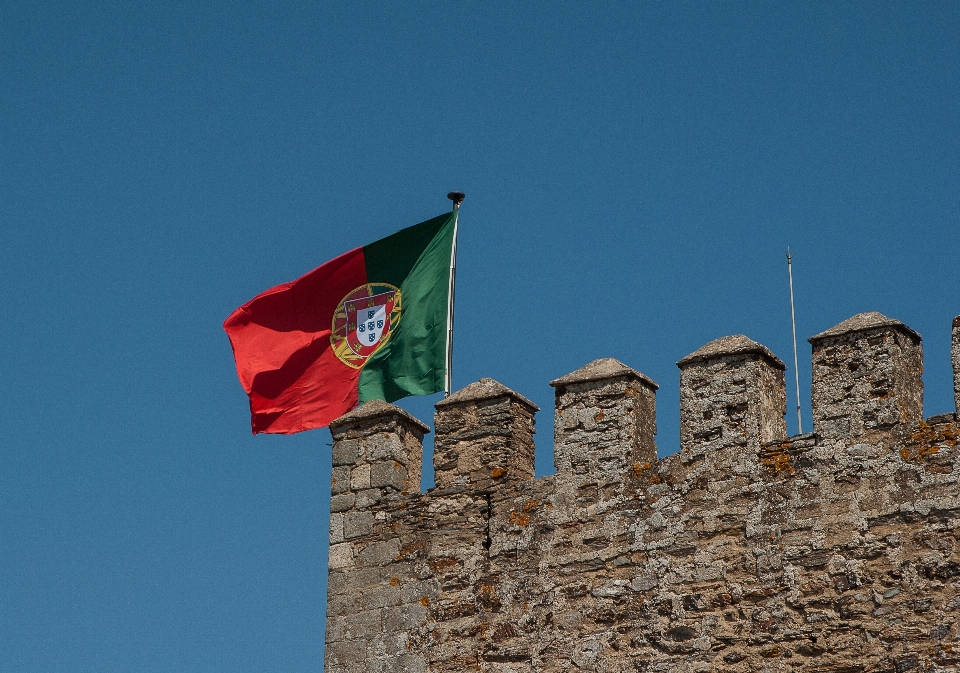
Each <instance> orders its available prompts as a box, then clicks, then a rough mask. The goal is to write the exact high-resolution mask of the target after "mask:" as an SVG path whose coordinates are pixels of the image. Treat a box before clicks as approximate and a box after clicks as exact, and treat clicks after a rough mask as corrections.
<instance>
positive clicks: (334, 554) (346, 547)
mask: <svg viewBox="0 0 960 673" xmlns="http://www.w3.org/2000/svg"><path fill="white" fill-rule="evenodd" d="M352 565H353V545H351V544H350V543H349V542H341V543H340V544H332V545H330V561H329V566H330V567H331V568H347V567H349V566H352Z"/></svg>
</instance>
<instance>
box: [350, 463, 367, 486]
mask: <svg viewBox="0 0 960 673" xmlns="http://www.w3.org/2000/svg"><path fill="white" fill-rule="evenodd" d="M365 488H370V465H369V463H363V464H361V465H357V466H356V467H354V468H353V469H352V470H350V490H352V491H362V490H363V489H365Z"/></svg>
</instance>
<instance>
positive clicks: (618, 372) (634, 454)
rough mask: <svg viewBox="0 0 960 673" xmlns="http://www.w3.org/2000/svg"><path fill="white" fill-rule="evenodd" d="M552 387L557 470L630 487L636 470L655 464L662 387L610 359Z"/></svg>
mask: <svg viewBox="0 0 960 673" xmlns="http://www.w3.org/2000/svg"><path fill="white" fill-rule="evenodd" d="M550 385H551V386H553V387H554V388H555V398H556V412H555V414H556V415H555V419H554V444H553V447H554V463H555V464H556V467H557V470H558V471H560V472H563V473H576V474H594V475H598V476H599V475H604V477H602V478H604V479H607V480H613V481H617V482H621V483H627V481H628V480H629V474H630V473H631V471H633V470H638V469H643V466H644V465H646V466H647V467H649V466H650V465H651V464H652V463H654V462H656V460H657V445H656V443H655V442H654V439H653V438H654V435H656V433H657V411H656V390H657V388H658V386H657V384H656V383H654V382H653V380H652V379H650V378H649V377H648V376H646V375H644V374H642V373H640V372H638V371H636V370H635V369H631V368H630V367H627V366H626V365H625V364H623V363H622V362H619V361H617V360H614V359H613V358H605V359H602V360H594V361H593V362H591V363H590V364H588V365H586V366H585V367H582V368H580V369H578V370H577V371H575V372H573V373H572V374H567V375H566V376H563V377H560V378H558V379H555V380H553V381H551V382H550Z"/></svg>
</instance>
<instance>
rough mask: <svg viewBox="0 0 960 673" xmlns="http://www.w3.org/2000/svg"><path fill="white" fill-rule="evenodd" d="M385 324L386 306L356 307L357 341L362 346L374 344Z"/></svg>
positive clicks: (366, 346)
mask: <svg viewBox="0 0 960 673" xmlns="http://www.w3.org/2000/svg"><path fill="white" fill-rule="evenodd" d="M386 324H387V307H386V306H384V305H383V304H381V305H380V306H371V307H369V308H359V309H357V342H358V343H360V344H361V345H362V346H363V347H365V348H369V347H370V346H375V345H376V344H377V342H378V341H380V337H381V336H382V335H383V329H384V326H386Z"/></svg>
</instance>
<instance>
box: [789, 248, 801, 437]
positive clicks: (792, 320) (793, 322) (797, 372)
mask: <svg viewBox="0 0 960 673" xmlns="http://www.w3.org/2000/svg"><path fill="white" fill-rule="evenodd" d="M787 276H788V277H789V278H790V324H791V326H792V327H793V377H794V380H795V381H796V382H797V434H800V435H802V434H803V419H801V418H800V369H799V368H798V367H797V319H796V317H795V315H794V311H793V256H792V255H791V254H790V248H787Z"/></svg>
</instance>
